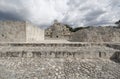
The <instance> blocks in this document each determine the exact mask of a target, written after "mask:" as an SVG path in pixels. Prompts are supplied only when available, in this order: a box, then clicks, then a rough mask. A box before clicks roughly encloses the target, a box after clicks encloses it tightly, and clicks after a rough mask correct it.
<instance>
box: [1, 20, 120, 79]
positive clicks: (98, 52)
mask: <svg viewBox="0 0 120 79" xmlns="http://www.w3.org/2000/svg"><path fill="white" fill-rule="evenodd" d="M96 29H97V30H96ZM96 29H94V30H95V32H94V31H93V28H92V29H91V28H90V29H89V31H88V30H87V33H89V34H86V29H82V30H79V31H78V32H75V34H80V35H74V34H72V33H71V32H70V31H69V29H68V28H66V26H64V25H62V24H60V23H58V22H55V23H54V24H53V25H52V26H51V27H49V28H48V29H46V30H45V39H47V40H57V41H59V40H58V39H64V40H69V39H71V35H72V40H73V41H78V40H79V39H80V41H84V42H66V41H64V42H50V41H48V42H46V40H44V30H41V29H39V28H38V27H35V26H33V25H31V24H30V23H28V22H18V21H15V22H13V21H4V22H0V79H120V43H115V41H117V42H119V40H120V39H119V33H120V31H119V29H116V28H113V30H112V29H111V28H108V29H107V28H102V27H101V28H99V29H100V31H99V30H98V28H96ZM106 29H107V32H106V31H105V30H106ZM92 31H93V32H92ZM109 31H110V32H109ZM90 33H91V34H90ZM106 33H110V34H106ZM82 34H83V35H82ZM98 34H99V36H101V37H100V39H101V40H102V42H99V41H100V39H99V38H98V37H97V35H98ZM88 35H91V37H92V38H91V37H89V36H88ZM102 35H103V36H102ZM104 35H105V36H104ZM115 35H116V36H115ZM73 36H75V38H77V40H76V39H75V38H73ZM106 37H107V38H106ZM112 37H113V38H112ZM96 39H97V41H95V40H96ZM111 39H112V40H113V42H112V43H111ZM43 40H44V42H40V41H43ZM88 40H89V42H88ZM104 41H105V42H107V41H108V42H107V43H105V42H104ZM91 42H93V43H91ZM96 42H97V43H96Z"/></svg>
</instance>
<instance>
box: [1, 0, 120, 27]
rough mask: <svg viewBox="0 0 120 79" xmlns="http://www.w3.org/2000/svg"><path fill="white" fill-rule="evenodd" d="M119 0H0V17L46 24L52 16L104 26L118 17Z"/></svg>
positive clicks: (119, 9)
mask: <svg viewBox="0 0 120 79" xmlns="http://www.w3.org/2000/svg"><path fill="white" fill-rule="evenodd" d="M119 14H120V1H119V0H0V19H2V20H6V19H8V20H10V19H13V20H27V21H31V22H32V23H34V24H37V25H40V26H42V25H50V24H51V23H52V22H53V20H54V19H58V20H59V21H60V22H63V23H68V24H70V25H73V26H88V25H106V24H112V23H114V22H115V21H117V20H118V19H120V15H119Z"/></svg>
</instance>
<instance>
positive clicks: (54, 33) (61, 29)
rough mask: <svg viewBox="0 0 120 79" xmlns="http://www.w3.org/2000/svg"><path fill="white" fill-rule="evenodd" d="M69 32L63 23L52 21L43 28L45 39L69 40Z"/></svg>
mask: <svg viewBox="0 0 120 79" xmlns="http://www.w3.org/2000/svg"><path fill="white" fill-rule="evenodd" d="M70 38H71V32H70V30H69V28H67V27H66V26H65V25H64V24H62V23H59V22H58V21H56V20H55V21H54V24H53V25H52V26H50V27H49V28H47V29H46V30H45V39H56V40H60V39H64V40H69V39H70Z"/></svg>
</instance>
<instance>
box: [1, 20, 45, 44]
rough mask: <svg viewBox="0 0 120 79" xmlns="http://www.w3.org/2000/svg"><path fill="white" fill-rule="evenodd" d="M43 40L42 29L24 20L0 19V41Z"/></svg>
mask: <svg viewBox="0 0 120 79" xmlns="http://www.w3.org/2000/svg"><path fill="white" fill-rule="evenodd" d="M40 40H44V30H41V29H40V28H38V27H36V26H33V25H32V24H31V23H29V22H26V21H22V22H20V21H0V42H37V41H40Z"/></svg>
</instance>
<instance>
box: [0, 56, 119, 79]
mask: <svg viewBox="0 0 120 79" xmlns="http://www.w3.org/2000/svg"><path fill="white" fill-rule="evenodd" d="M0 79H120V64H119V63H115V62H113V61H110V60H107V59H104V60H103V59H81V60H80V59H60V58H58V59H57V58H55V59H48V58H44V59H38V58H0Z"/></svg>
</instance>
